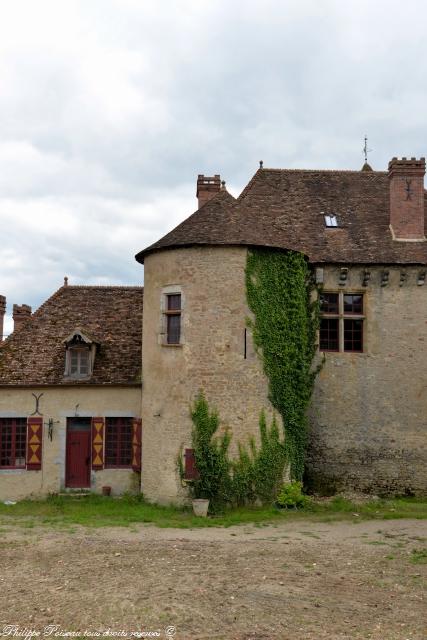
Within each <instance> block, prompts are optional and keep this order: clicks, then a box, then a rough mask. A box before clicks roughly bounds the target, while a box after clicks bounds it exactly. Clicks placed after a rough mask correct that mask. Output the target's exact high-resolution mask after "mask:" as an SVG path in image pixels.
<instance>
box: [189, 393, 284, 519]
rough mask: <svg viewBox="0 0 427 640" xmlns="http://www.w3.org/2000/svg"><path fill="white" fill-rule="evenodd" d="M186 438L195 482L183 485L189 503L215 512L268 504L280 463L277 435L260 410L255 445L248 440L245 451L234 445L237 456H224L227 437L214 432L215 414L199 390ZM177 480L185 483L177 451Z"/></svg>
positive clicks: (280, 473) (277, 480) (280, 479)
mask: <svg viewBox="0 0 427 640" xmlns="http://www.w3.org/2000/svg"><path fill="white" fill-rule="evenodd" d="M191 418H192V421H193V430H192V434H191V440H192V446H193V451H194V458H195V463H196V467H197V472H198V473H197V477H195V478H194V479H193V480H192V481H191V482H190V483H189V489H190V492H191V495H192V497H193V498H205V499H208V500H209V509H210V511H211V513H212V512H213V513H215V512H216V511H218V509H222V508H223V507H224V506H225V505H227V504H228V505H234V506H237V505H247V504H251V503H254V502H257V501H258V502H261V503H264V504H265V503H271V502H273V500H274V499H275V498H276V496H277V493H278V491H279V488H280V485H281V483H282V482H283V472H284V467H285V462H286V454H285V449H284V442H283V435H282V437H281V436H280V430H279V427H278V425H277V422H276V419H275V418H273V421H272V424H271V426H270V427H268V425H267V422H266V419H265V414H264V412H263V411H262V412H261V415H260V420H259V431H260V444H259V447H257V445H256V443H255V439H254V438H251V439H250V440H249V446H248V447H247V446H244V445H242V444H241V443H240V442H239V443H238V456H237V457H236V458H234V459H230V458H229V456H228V450H229V445H230V442H231V433H230V431H229V430H228V429H225V430H223V431H222V433H219V432H218V429H219V425H220V420H219V416H218V413H217V412H216V411H215V410H211V409H210V408H209V405H208V402H207V400H206V398H205V396H204V394H203V392H202V391H200V392H199V394H198V396H197V398H196V399H195V401H194V404H193V406H192V408H191ZM177 464H178V470H179V473H180V476H181V479H185V469H184V465H183V457H182V448H181V450H180V452H179V454H178V459H177Z"/></svg>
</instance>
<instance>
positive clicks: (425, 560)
mask: <svg viewBox="0 0 427 640" xmlns="http://www.w3.org/2000/svg"><path fill="white" fill-rule="evenodd" d="M411 562H412V563H413V564H427V547H424V548H423V549H412V555H411Z"/></svg>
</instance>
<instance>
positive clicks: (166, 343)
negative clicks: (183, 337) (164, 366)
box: [161, 342, 184, 348]
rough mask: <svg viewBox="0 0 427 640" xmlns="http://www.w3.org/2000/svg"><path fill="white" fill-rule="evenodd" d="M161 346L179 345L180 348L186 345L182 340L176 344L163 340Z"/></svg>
mask: <svg viewBox="0 0 427 640" xmlns="http://www.w3.org/2000/svg"><path fill="white" fill-rule="evenodd" d="M161 346H162V347H175V348H176V347H178V348H180V347H183V346H184V345H183V343H182V342H177V343H176V344H175V343H173V342H172V343H168V342H162V343H161Z"/></svg>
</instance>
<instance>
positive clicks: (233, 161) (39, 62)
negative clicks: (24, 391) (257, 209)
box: [0, 0, 427, 332]
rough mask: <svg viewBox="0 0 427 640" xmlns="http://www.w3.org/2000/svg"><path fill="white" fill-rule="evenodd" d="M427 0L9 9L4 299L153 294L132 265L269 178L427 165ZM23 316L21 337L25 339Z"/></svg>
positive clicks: (1, 136)
mask: <svg viewBox="0 0 427 640" xmlns="http://www.w3.org/2000/svg"><path fill="white" fill-rule="evenodd" d="M426 25H427V5H426V4H425V3H424V2H423V1H422V0H407V1H406V2H405V3H404V4H402V3H401V2H400V1H398V0H387V1H384V0H369V1H365V0H357V1H353V0H345V1H343V0H313V1H311V0H295V1H294V0H260V1H252V0H245V1H240V0H228V1H227V0H215V2H213V1H212V0H197V1H196V0H181V1H180V2H176V1H175V2H173V1H169V0H162V2H154V1H153V0H151V1H150V0H37V2H35V1H34V0H0V237H1V242H0V293H1V294H3V295H6V296H7V301H8V314H10V312H11V309H12V304H13V303H19V304H22V303H27V304H30V305H32V306H33V308H36V307H37V306H39V305H40V304H41V302H42V301H43V300H44V299H46V298H47V297H48V296H49V295H51V294H52V293H53V292H54V291H55V290H56V289H57V288H58V287H59V286H60V285H61V284H62V282H63V277H64V275H67V276H68V277H69V281H70V284H84V283H88V284H96V283H101V284H105V283H111V284H141V283H142V281H143V269H142V267H141V266H140V265H138V264H137V263H136V262H135V261H134V254H135V253H136V252H137V251H139V250H140V249H142V248H143V247H144V246H146V245H148V244H150V243H151V242H153V241H154V240H156V239H158V238H159V237H160V236H161V235H163V234H164V233H166V232H167V231H168V230H170V229H171V228H172V227H173V226H175V225H176V224H177V223H178V222H180V221H181V220H183V219H184V218H185V217H187V215H189V214H190V213H191V212H192V211H193V210H194V209H195V208H196V207H195V204H196V200H195V183H196V176H197V174H198V173H204V174H207V175H211V174H213V173H220V174H221V177H222V178H224V179H225V180H226V181H227V186H228V189H229V190H230V191H231V193H233V195H238V193H239V192H240V190H241V189H242V188H243V186H244V185H245V184H246V182H247V181H248V180H249V179H250V177H251V176H252V174H253V173H254V171H255V170H256V169H257V167H258V161H259V160H261V159H262V160H263V161H264V166H268V167H300V168H340V169H359V168H360V167H361V165H362V164H363V155H362V147H363V137H364V134H365V132H366V133H367V134H368V136H369V146H370V147H371V148H372V150H373V151H372V153H370V154H369V161H370V163H371V164H372V165H373V167H374V168H376V169H385V168H386V165H387V162H388V160H389V159H390V158H391V157H392V156H394V155H397V156H405V155H406V156H421V155H426V154H427V137H426V134H427V119H426V106H427V83H426V78H427V73H426V72H427V56H426V37H425V33H426ZM11 328H12V327H11V321H10V315H9V316H8V320H7V325H6V332H9V331H10V330H11Z"/></svg>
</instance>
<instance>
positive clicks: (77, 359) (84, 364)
mask: <svg viewBox="0 0 427 640" xmlns="http://www.w3.org/2000/svg"><path fill="white" fill-rule="evenodd" d="M87 375H89V349H88V347H87V346H84V347H80V348H79V347H74V346H70V376H73V377H75V378H81V377H86V376H87Z"/></svg>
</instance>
